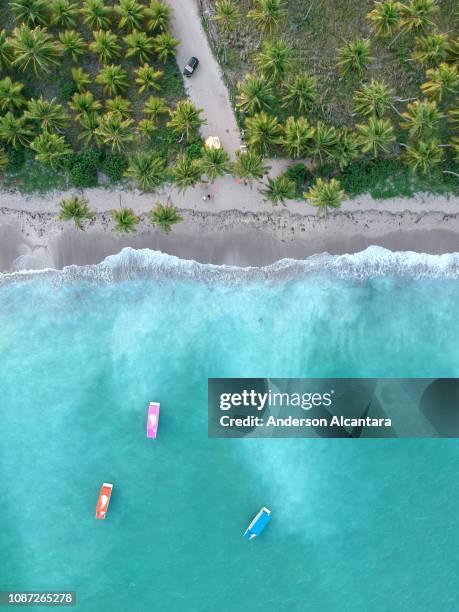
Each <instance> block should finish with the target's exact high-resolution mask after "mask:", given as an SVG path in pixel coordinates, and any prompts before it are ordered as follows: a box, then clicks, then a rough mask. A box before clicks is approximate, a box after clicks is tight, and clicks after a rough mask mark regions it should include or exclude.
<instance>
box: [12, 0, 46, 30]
mask: <svg viewBox="0 0 459 612" xmlns="http://www.w3.org/2000/svg"><path fill="white" fill-rule="evenodd" d="M9 6H10V7H11V9H12V11H13V13H14V20H15V21H19V23H21V24H22V25H28V26H37V25H42V26H44V25H46V22H47V8H48V3H47V2H46V0H14V1H13V2H10V3H9Z"/></svg>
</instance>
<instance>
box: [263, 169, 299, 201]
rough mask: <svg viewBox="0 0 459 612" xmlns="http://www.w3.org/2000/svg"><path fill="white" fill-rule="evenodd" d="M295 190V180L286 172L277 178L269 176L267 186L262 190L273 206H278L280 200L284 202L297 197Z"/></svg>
mask: <svg viewBox="0 0 459 612" xmlns="http://www.w3.org/2000/svg"><path fill="white" fill-rule="evenodd" d="M295 192H296V185H295V181H292V180H291V179H289V178H288V176H285V174H281V175H280V176H278V177H277V178H275V179H273V178H270V177H268V182H267V184H266V188H265V189H263V190H262V191H261V193H262V194H263V195H264V196H266V198H267V199H268V200H269V201H270V202H271V203H272V204H273V206H277V204H279V202H280V203H281V204H284V202H285V200H292V199H293V198H294V197H295Z"/></svg>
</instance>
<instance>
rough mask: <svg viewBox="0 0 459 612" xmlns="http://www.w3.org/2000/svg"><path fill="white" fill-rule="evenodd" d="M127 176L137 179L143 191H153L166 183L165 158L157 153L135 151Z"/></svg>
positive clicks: (130, 160)
mask: <svg viewBox="0 0 459 612" xmlns="http://www.w3.org/2000/svg"><path fill="white" fill-rule="evenodd" d="M126 176H127V177H128V178H130V179H132V180H133V181H135V182H136V183H137V185H138V186H139V187H140V188H141V189H142V191H153V190H154V189H156V188H157V187H159V186H160V185H162V183H164V180H165V177H166V164H165V160H164V159H163V158H162V157H160V156H159V155H157V154H156V153H148V152H140V153H135V154H134V155H132V156H131V157H130V159H129V166H128V169H127V170H126Z"/></svg>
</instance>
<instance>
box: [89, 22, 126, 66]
mask: <svg viewBox="0 0 459 612" xmlns="http://www.w3.org/2000/svg"><path fill="white" fill-rule="evenodd" d="M92 36H93V38H94V40H93V42H92V43H90V44H89V49H90V50H91V51H92V52H93V53H95V54H96V55H98V56H99V60H100V61H101V62H102V63H103V64H106V63H107V62H109V61H110V60H113V59H114V58H116V57H119V55H120V51H121V47H120V45H119V44H118V37H117V36H116V34H114V33H113V32H110V31H106V30H97V31H96V32H93V33H92Z"/></svg>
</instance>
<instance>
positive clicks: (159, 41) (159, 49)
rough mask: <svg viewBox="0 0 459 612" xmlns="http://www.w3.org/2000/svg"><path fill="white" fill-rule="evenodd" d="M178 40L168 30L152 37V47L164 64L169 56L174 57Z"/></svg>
mask: <svg viewBox="0 0 459 612" xmlns="http://www.w3.org/2000/svg"><path fill="white" fill-rule="evenodd" d="M179 42H180V41H178V40H177V39H176V38H174V37H173V36H172V35H171V34H169V32H163V34H158V36H155V38H154V39H153V48H154V50H155V53H156V54H157V56H158V58H159V59H160V60H161V61H162V62H163V63H164V64H165V63H166V62H167V60H168V59H169V58H170V57H175V54H176V52H177V45H178V44H179Z"/></svg>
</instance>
